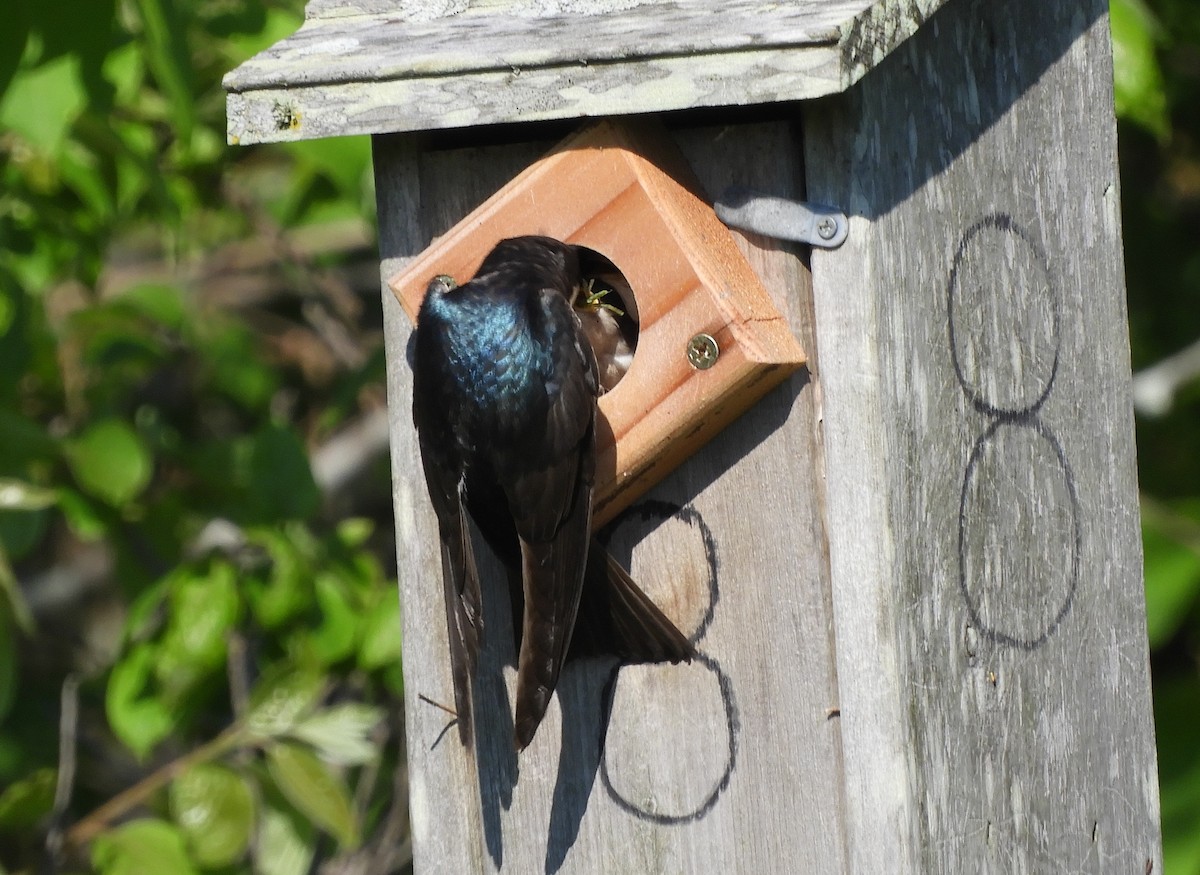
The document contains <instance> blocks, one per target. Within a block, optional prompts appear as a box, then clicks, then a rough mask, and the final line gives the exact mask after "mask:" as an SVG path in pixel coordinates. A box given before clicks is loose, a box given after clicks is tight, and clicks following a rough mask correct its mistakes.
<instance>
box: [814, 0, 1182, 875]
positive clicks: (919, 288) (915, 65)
mask: <svg viewBox="0 0 1200 875" xmlns="http://www.w3.org/2000/svg"><path fill="white" fill-rule="evenodd" d="M1106 9H1107V6H1106V4H1105V3H1104V2H1102V0H1089V2H1085V3H1081V4H1070V5H1057V4H1042V3H1039V2H1034V0H1022V2H1017V3H1009V4H1004V5H1003V6H1002V7H1001V6H997V5H995V4H990V3H986V2H976V0H963V2H956V3H954V4H951V5H950V6H948V7H946V8H945V9H943V10H942V11H941V12H939V13H938V14H937V15H936V16H934V18H933V19H932V20H931V21H930V22H929V23H928V25H927V26H926V28H924V29H923V30H922V31H921V32H920V33H918V34H917V36H916V37H915V38H914V39H913V40H911V41H910V42H909V43H908V44H906V45H905V46H904V47H903V48H902V49H901V50H899V51H898V52H896V53H894V54H893V55H891V56H890V57H889V58H888V59H887V60H886V61H884V62H883V63H882V64H880V65H879V66H878V68H877V69H875V70H874V71H872V72H871V73H870V74H869V75H867V76H866V77H865V78H864V79H863V81H862V82H861V83H860V84H859V86H858V87H856V88H855V89H854V90H853V91H851V92H849V93H847V94H846V95H844V96H843V97H841V98H839V99H837V100H832V101H829V102H827V103H825V104H823V105H821V106H819V107H818V106H814V107H813V112H812V113H811V115H810V116H809V117H808V118H809V124H808V126H807V129H806V131H807V137H806V156H807V163H806V166H807V182H808V186H809V195H810V197H812V198H813V199H814V200H816V201H819V202H827V203H833V204H838V205H840V206H842V207H843V208H844V209H845V210H846V211H847V212H848V213H849V214H850V215H851V228H850V235H849V238H848V241H847V243H846V244H845V245H844V246H843V247H842V248H841V249H839V250H837V251H835V252H816V253H814V255H813V275H814V294H815V299H816V312H817V317H818V321H817V345H816V350H817V353H818V361H819V366H820V369H821V373H822V377H823V380H822V384H823V389H824V400H825V405H824V411H825V444H826V457H827V466H826V492H827V502H828V531H829V534H830V560H831V573H832V578H833V593H834V608H835V618H836V629H837V642H838V676H839V681H840V688H841V691H842V692H841V707H842V726H843V730H844V746H845V760H844V762H845V767H846V774H845V779H844V780H845V786H846V794H847V796H846V803H847V807H846V813H847V831H848V835H849V843H850V847H851V868H852V869H853V870H854V871H859V872H882V871H890V872H946V873H958V872H980V873H987V872H997V873H999V872H1005V873H1011V872H1031V873H1037V872H1068V871H1070V872H1075V871H1089V872H1099V871H1104V872H1108V871H1121V872H1138V873H1142V872H1148V871H1151V870H1153V871H1155V872H1158V871H1161V859H1160V850H1159V828H1158V788H1157V780H1156V762H1155V748H1154V728H1153V717H1152V712H1151V702H1150V682H1149V664H1148V653H1147V642H1146V628H1145V614H1144V605H1143V596H1142V577H1141V542H1140V533H1139V527H1138V504H1137V482H1136V468H1135V452H1134V445H1133V421H1132V409H1131V404H1130V367H1129V352H1128V349H1129V347H1128V337H1127V327H1126V316H1125V309H1124V286H1123V266H1122V260H1121V237H1120V221H1119V199H1118V185H1117V182H1118V177H1117V164H1116V151H1115V148H1116V143H1115V133H1116V132H1115V127H1114V124H1113V113H1112V103H1111V88H1110V83H1111V66H1110V43H1109V32H1108V24H1107V18H1106V17H1105V12H1106Z"/></svg>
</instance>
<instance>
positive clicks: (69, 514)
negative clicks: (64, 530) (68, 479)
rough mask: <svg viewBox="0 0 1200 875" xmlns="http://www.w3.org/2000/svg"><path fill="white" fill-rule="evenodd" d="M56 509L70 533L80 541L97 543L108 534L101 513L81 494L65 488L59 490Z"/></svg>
mask: <svg viewBox="0 0 1200 875" xmlns="http://www.w3.org/2000/svg"><path fill="white" fill-rule="evenodd" d="M58 508H59V510H61V511H62V513H63V517H64V518H65V519H66V521H67V525H68V526H70V527H71V531H72V532H74V533H75V535H76V536H77V537H78V538H79V539H80V540H81V541H99V540H100V539H101V538H103V537H104V536H105V535H107V534H108V522H107V521H106V520H105V518H104V513H103V511H102V510H101V508H100V507H99V506H98V505H96V504H95V503H94V502H93V501H92V500H91V499H89V498H88V497H87V496H85V495H84V494H83V493H81V492H77V491H75V490H74V489H70V488H67V487H62V488H60V489H59V490H58Z"/></svg>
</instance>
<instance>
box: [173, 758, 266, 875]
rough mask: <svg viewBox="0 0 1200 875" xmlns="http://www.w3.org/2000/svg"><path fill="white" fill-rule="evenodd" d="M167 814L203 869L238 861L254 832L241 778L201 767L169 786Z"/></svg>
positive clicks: (246, 785) (230, 772)
mask: <svg viewBox="0 0 1200 875" xmlns="http://www.w3.org/2000/svg"><path fill="white" fill-rule="evenodd" d="M170 800H171V814H172V816H173V817H174V818H175V822H176V823H177V824H178V825H179V827H180V829H182V830H183V834H184V836H185V837H186V838H187V843H188V847H189V848H191V851H192V856H193V857H194V858H195V860H196V862H197V863H199V864H200V865H201V866H203V867H205V868H216V867H218V866H230V865H232V864H233V863H235V862H237V861H238V860H239V859H241V857H242V855H243V854H245V852H246V848H247V847H249V845H250V836H251V835H252V833H253V830H254V794H253V792H252V791H251V789H250V785H249V783H248V782H247V781H246V779H245V778H244V777H242V775H240V774H238V773H237V772H235V771H233V770H232V769H229V768H226V767H225V766H220V765H213V764H209V763H204V764H200V765H196V766H192V768H190V769H188V770H187V771H186V772H184V773H183V774H182V775H180V776H179V777H178V778H176V779H175V780H174V781H173V782H172V783H171V792H170Z"/></svg>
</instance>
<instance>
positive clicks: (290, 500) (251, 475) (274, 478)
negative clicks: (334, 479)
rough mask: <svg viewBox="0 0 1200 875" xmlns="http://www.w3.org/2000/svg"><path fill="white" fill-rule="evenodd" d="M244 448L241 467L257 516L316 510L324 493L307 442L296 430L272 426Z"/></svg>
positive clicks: (262, 518) (270, 519)
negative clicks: (314, 479)
mask: <svg viewBox="0 0 1200 875" xmlns="http://www.w3.org/2000/svg"><path fill="white" fill-rule="evenodd" d="M243 452H244V455H243V462H242V465H241V468H242V471H243V478H244V482H245V483H246V486H247V488H248V489H249V501H250V512H251V514H252V515H253V518H254V519H255V520H258V521H262V522H274V521H277V520H287V519H304V518H306V517H309V516H311V515H312V514H313V512H314V511H316V509H317V505H318V503H319V502H320V493H319V492H318V491H317V484H316V483H315V482H314V481H313V476H312V468H311V467H309V463H308V454H307V452H306V451H305V449H304V443H303V442H302V441H301V440H300V438H299V436H298V435H296V433H295V432H293V431H291V430H289V429H286V428H283V427H281V426H277V425H272V426H268V427H267V428H265V429H263V430H262V431H261V432H259V433H258V434H257V435H255V436H254V437H253V438H252V439H251V440H250V441H249V443H248V444H247V445H246V446H245V449H244V451H243Z"/></svg>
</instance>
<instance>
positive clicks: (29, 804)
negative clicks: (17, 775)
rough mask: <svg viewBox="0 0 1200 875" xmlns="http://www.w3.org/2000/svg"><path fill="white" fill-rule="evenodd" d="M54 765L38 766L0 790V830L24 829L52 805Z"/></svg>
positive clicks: (35, 823) (27, 828)
mask: <svg viewBox="0 0 1200 875" xmlns="http://www.w3.org/2000/svg"><path fill="white" fill-rule="evenodd" d="M57 781H58V777H57V773H56V772H55V771H54V769H38V770H37V771H35V772H34V773H33V774H31V775H29V776H28V777H27V778H22V779H21V780H20V781H17V782H16V783H14V784H13V785H11V786H10V787H9V788H8V789H7V790H5V791H4V792H3V793H0V832H13V833H16V832H24V831H26V830H29V829H32V828H33V827H34V826H36V825H37V822H38V821H39V820H41V819H42V818H43V817H45V816H46V815H47V814H49V813H50V811H51V809H53V808H54V789H55V784H56V783H57Z"/></svg>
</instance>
